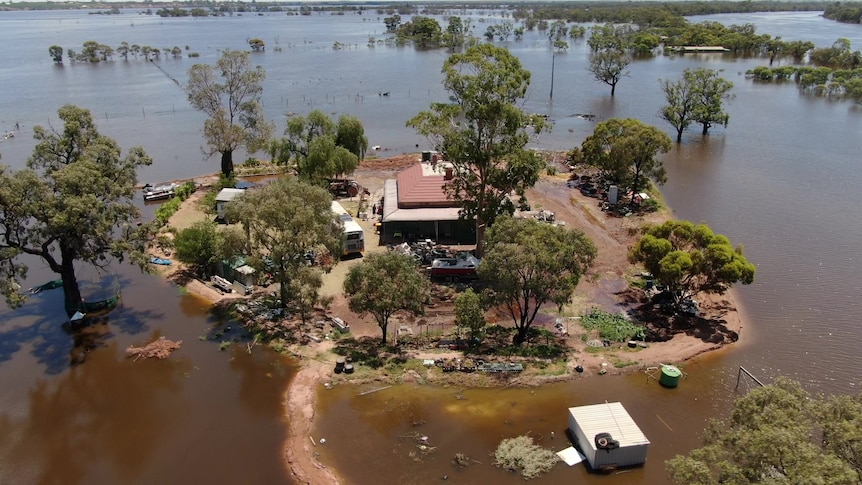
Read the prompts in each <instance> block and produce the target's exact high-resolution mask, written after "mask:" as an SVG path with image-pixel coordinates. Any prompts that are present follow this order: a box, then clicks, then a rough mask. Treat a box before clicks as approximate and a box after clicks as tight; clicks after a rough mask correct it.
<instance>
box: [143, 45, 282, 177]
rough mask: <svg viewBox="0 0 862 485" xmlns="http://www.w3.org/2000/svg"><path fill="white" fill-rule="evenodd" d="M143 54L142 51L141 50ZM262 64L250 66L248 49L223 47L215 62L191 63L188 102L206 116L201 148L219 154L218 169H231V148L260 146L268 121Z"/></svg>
mask: <svg viewBox="0 0 862 485" xmlns="http://www.w3.org/2000/svg"><path fill="white" fill-rule="evenodd" d="M145 55H146V54H145ZM264 77H266V73H265V72H264V70H263V68H262V67H260V66H258V67H257V68H254V69H252V68H251V62H250V61H249V55H248V52H244V51H232V50H225V51H224V52H222V55H221V57H220V58H219V60H218V61H217V62H216V66H215V67H213V66H209V65H206V64H195V65H194V66H192V67H191V68H190V69H189V82H188V84H186V87H185V89H186V93H187V94H188V98H189V102H190V103H191V105H192V106H193V107H194V108H195V109H197V110H199V111H203V112H204V113H206V114H207V116H209V118H208V119H207V120H206V121H204V138H206V142H207V145H206V147H204V148H203V151H204V153H205V154H206V155H207V156H212V155H214V154H216V153H220V154H221V171H222V174H223V175H225V176H230V175H231V174H232V173H233V152H234V150H236V149H237V148H239V147H241V146H244V147H245V148H246V149H247V150H248V151H249V152H255V151H257V150H259V149H261V148H263V146H264V144H265V143H266V141H267V140H268V139H269V137H270V134H271V132H272V125H271V124H270V123H268V122H267V121H266V119H265V118H264V115H263V107H262V106H261V103H260V96H261V93H262V92H263V79H264Z"/></svg>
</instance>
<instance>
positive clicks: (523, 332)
mask: <svg viewBox="0 0 862 485" xmlns="http://www.w3.org/2000/svg"><path fill="white" fill-rule="evenodd" d="M517 328H518V332H517V333H515V337H514V338H513V339H512V343H513V344H515V345H521V344H522V343H524V342H526V341H527V330H528V329H529V327H526V326H523V327H517Z"/></svg>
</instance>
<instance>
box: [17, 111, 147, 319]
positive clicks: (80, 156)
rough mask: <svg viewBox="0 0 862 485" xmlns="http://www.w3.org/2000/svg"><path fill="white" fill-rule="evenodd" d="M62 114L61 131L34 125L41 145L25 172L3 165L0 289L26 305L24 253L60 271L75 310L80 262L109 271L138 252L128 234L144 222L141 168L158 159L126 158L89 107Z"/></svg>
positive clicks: (136, 151)
mask: <svg viewBox="0 0 862 485" xmlns="http://www.w3.org/2000/svg"><path fill="white" fill-rule="evenodd" d="M58 115H59V117H60V120H61V121H62V122H63V130H62V131H61V132H57V131H54V130H53V129H52V130H47V129H45V128H43V127H41V126H36V127H35V128H34V130H33V131H34V135H33V137H34V138H35V139H36V140H37V142H38V143H37V144H36V147H35V149H34V150H33V155H32V156H31V157H30V158H29V159H28V160H27V168H26V169H22V170H17V171H13V170H10V169H9V168H8V167H5V166H2V165H0V291H2V293H3V296H4V297H5V298H6V302H7V304H9V305H10V306H12V307H16V306H18V305H20V304H22V303H23V301H24V296H23V295H21V294H20V293H19V289H20V284H19V283H20V281H22V280H23V279H24V278H26V276H27V266H26V264H24V263H22V262H21V261H20V260H19V256H22V255H24V254H28V255H32V256H36V257H39V258H41V259H42V260H43V261H44V262H45V264H46V265H47V266H48V268H49V269H50V270H51V271H53V272H55V273H58V274H59V275H60V277H61V279H62V280H63V290H64V295H65V299H66V304H67V308H69V309H71V311H74V309H76V308H77V305H78V304H79V303H80V302H81V292H80V289H79V287H78V282H77V279H76V274H75V263H76V262H81V263H84V264H88V265H92V266H95V267H99V268H104V267H105V266H106V265H108V264H109V263H110V262H111V261H112V260H113V259H118V260H122V259H123V258H124V257H125V256H126V255H128V254H130V253H132V254H133V253H134V252H133V247H132V245H131V241H130V240H129V239H128V236H129V235H130V233H131V229H130V228H131V227H132V225H131V223H132V221H134V219H136V218H137V217H138V209H137V208H136V207H135V204H134V203H133V201H132V199H133V197H134V195H135V184H136V183H137V170H138V167H141V166H145V165H149V164H150V163H151V162H152V160H151V159H150V157H148V156H147V154H146V153H145V152H144V150H143V149H142V148H140V147H133V148H131V149H130V150H129V151H128V153H127V154H126V156H125V157H123V156H121V150H120V147H119V146H118V145H117V143H116V142H115V141H114V140H112V139H111V138H108V137H106V136H103V135H101V134H100V133H99V131H98V129H97V128H96V124H95V123H94V121H93V117H92V115H91V114H90V112H89V111H88V110H86V109H83V108H79V107H77V106H72V105H66V106H63V107H62V108H60V110H59V111H58ZM137 261H138V262H140V258H137Z"/></svg>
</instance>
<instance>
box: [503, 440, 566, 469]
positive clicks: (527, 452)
mask: <svg viewBox="0 0 862 485" xmlns="http://www.w3.org/2000/svg"><path fill="white" fill-rule="evenodd" d="M558 461H560V459H559V457H557V455H556V454H555V453H554V452H553V451H551V450H546V449H544V448H542V447H541V446H539V445H536V444H534V443H533V438H530V437H529V436H518V437H517V438H508V439H505V440H503V441H501V442H500V445H499V446H497V451H495V452H494V464H495V465H497V466H498V467H500V468H505V469H507V470H520V471H521V475H523V477H524V478H526V479H531V478H536V477H538V476H540V475H542V474H543V473H547V472H549V471H550V470H551V468H553V467H554V465H556V464H557V462H558Z"/></svg>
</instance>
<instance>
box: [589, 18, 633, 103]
mask: <svg viewBox="0 0 862 485" xmlns="http://www.w3.org/2000/svg"><path fill="white" fill-rule="evenodd" d="M591 32H592V34H591V35H590V38H589V40H587V44H589V46H590V51H591V52H590V65H589V67H588V69H589V71H590V72H591V73H593V76H595V78H596V80H597V81H601V82H603V83H605V84H607V85H608V86H610V87H611V96H613V95H614V94H615V93H616V89H617V84H618V83H619V82H620V80H621V79H622V78H623V76H626V75H628V71H627V68H628V66H629V64H631V62H632V60H631V56H630V55H629V53H628V45H629V40H628V39H629V37H630V36H631V34H632V30H631V27H629V26H628V25H624V26H614V25H612V24H605V25H596V26H594V27H593V28H592V30H591Z"/></svg>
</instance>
